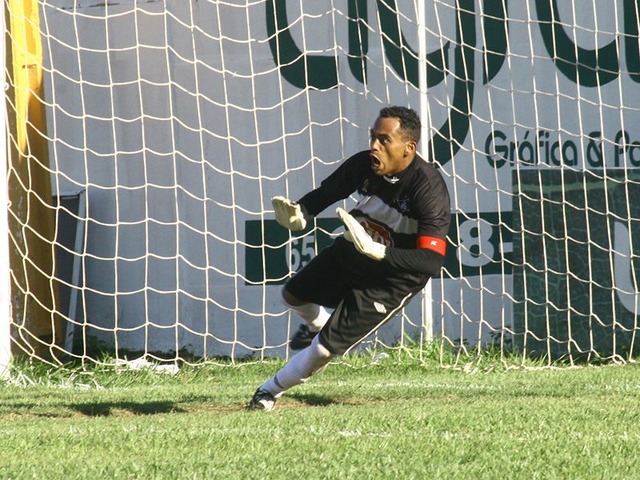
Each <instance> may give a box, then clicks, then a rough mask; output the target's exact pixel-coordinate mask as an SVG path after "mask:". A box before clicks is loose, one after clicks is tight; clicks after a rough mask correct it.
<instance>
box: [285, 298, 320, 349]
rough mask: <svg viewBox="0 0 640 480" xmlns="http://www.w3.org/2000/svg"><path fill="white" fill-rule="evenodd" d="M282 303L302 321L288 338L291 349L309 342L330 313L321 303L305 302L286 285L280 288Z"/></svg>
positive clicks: (299, 347)
mask: <svg viewBox="0 0 640 480" xmlns="http://www.w3.org/2000/svg"><path fill="white" fill-rule="evenodd" d="M282 303H283V304H284V305H285V306H286V307H288V308H289V309H291V310H293V311H294V312H296V313H297V314H298V315H299V316H300V318H302V320H303V321H304V324H302V325H300V328H298V330H297V331H296V333H295V334H294V335H293V336H292V337H291V340H289V347H290V348H291V350H302V349H303V348H306V347H308V346H309V345H310V344H311V341H312V340H313V338H314V337H315V336H316V335H317V334H318V332H319V331H320V330H322V327H324V325H325V323H327V320H329V317H330V316H331V313H330V312H329V311H328V310H327V309H326V308H324V307H323V306H322V305H317V304H315V303H307V302H303V301H302V300H300V299H298V298H297V297H296V296H294V295H293V294H291V292H289V291H288V290H287V289H286V287H284V288H283V289H282Z"/></svg>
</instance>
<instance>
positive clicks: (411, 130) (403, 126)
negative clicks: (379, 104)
mask: <svg viewBox="0 0 640 480" xmlns="http://www.w3.org/2000/svg"><path fill="white" fill-rule="evenodd" d="M380 118H397V119H398V120H399V121H400V130H401V131H402V132H403V133H404V134H405V135H406V136H407V137H408V139H409V140H412V141H414V142H416V143H418V142H419V141H420V133H421V130H422V124H421V123H420V117H419V116H418V113H417V112H416V111H415V110H413V109H412V108H407V107H400V106H391V107H384V108H383V109H382V110H380Z"/></svg>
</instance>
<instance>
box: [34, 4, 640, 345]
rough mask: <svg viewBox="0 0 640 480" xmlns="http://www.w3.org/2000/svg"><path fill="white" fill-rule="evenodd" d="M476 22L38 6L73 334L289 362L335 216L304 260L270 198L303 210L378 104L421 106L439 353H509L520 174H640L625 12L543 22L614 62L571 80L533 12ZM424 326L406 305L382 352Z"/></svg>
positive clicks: (518, 9)
mask: <svg viewBox="0 0 640 480" xmlns="http://www.w3.org/2000/svg"><path fill="white" fill-rule="evenodd" d="M479 3H484V4H487V3H488V2H474V1H471V0H466V1H464V0H463V1H459V2H455V1H454V0H446V1H437V0H433V1H429V2H427V6H426V11H425V21H424V24H419V23H418V22H417V20H416V19H417V18H418V17H417V8H416V5H415V4H414V2H393V1H387V2H374V1H358V2H347V1H346V0H343V1H332V2H283V1H259V2H244V1H226V2H214V1H206V0H198V1H197V0H174V1H170V0H164V1H146V2H137V1H133V0H127V1H120V2H107V3H101V2H94V1H71V0H66V1H63V0H49V1H46V2H43V6H42V30H43V44H44V45H43V46H44V49H45V69H46V72H45V80H46V91H47V98H46V103H47V113H48V123H49V135H50V137H51V142H50V147H51V157H52V169H53V173H54V175H53V183H54V187H55V189H56V191H58V192H64V191H72V190H78V189H84V190H85V191H86V209H87V223H86V243H85V245H84V251H83V252H82V254H83V257H82V271H83V281H82V284H81V285H80V286H79V290H80V292H81V302H80V303H81V310H82V311H81V312H80V314H79V317H80V318H82V321H83V322H84V323H83V327H84V328H86V329H87V331H86V332H85V333H87V332H88V334H90V335H93V336H96V337H97V338H99V339H101V340H102V341H105V342H107V343H109V344H112V345H116V346H118V347H119V348H124V349H130V350H141V351H149V352H150V351H175V350H179V349H184V350H187V351H189V352H191V353H194V354H196V355H203V354H204V355H232V356H236V357H237V356H244V355H250V354H255V353H256V352H266V354H275V355H279V354H282V353H283V352H284V351H285V345H286V341H287V338H288V335H289V333H290V329H295V328H296V324H297V321H296V320H295V319H294V320H290V319H289V316H288V314H287V313H286V311H285V309H284V307H283V306H282V305H281V304H280V301H279V289H280V287H281V284H282V281H283V280H284V279H285V278H286V277H287V276H288V275H289V274H290V273H291V271H293V270H295V267H299V266H301V264H303V263H304V262H306V261H308V260H309V258H310V257H311V256H312V254H313V253H312V252H313V250H314V249H315V248H319V247H320V246H321V243H322V241H326V239H325V240H322V238H325V237H326V235H325V232H332V231H334V230H335V228H338V225H337V224H336V223H335V219H334V218H333V217H334V216H333V209H329V210H328V211H327V212H325V213H323V214H322V215H321V216H320V217H321V218H320V219H321V220H322V221H323V222H325V223H322V224H321V223H320V222H319V223H318V230H314V231H313V232H310V233H309V234H308V238H312V239H313V240H314V241H313V242H311V243H309V241H307V243H305V241H304V240H303V239H302V238H300V237H293V238H289V237H288V235H287V234H286V232H282V231H281V230H279V227H277V226H275V225H274V223H273V212H272V211H271V204H270V198H271V197H272V196H274V195H286V196H289V197H291V198H293V199H297V198H299V197H300V196H302V195H303V194H304V193H306V192H307V191H309V190H310V189H312V188H313V187H315V186H317V185H318V184H319V182H320V181H321V180H322V179H323V178H324V177H325V176H326V175H327V174H328V173H330V172H331V171H332V170H333V169H334V168H335V167H336V166H337V164H338V163H339V162H340V161H341V160H342V159H344V158H346V156H348V155H350V154H352V153H354V152H356V151H358V150H361V149H365V148H367V146H368V129H369V127H370V126H371V124H372V122H373V121H374V119H375V117H376V115H377V112H378V111H379V109H380V108H381V107H382V106H385V105H387V104H403V105H408V106H412V107H414V108H419V106H420V105H421V98H422V96H426V105H427V109H426V111H423V112H422V116H423V121H424V122H425V124H426V131H427V132H428V133H429V135H428V136H427V138H424V139H423V142H422V151H423V152H425V156H428V157H431V159H435V160H436V161H437V162H439V163H440V164H441V165H442V171H443V172H444V174H445V175H446V177H447V181H448V185H449V187H450V190H451V193H452V198H453V213H454V214H455V233H454V236H455V237H457V238H452V246H451V251H450V256H449V259H448V263H447V271H446V272H445V275H444V277H443V279H442V280H440V281H436V282H434V289H433V298H434V306H433V310H434V317H435V319H436V322H435V325H436V332H435V334H436V335H437V336H445V337H447V338H449V339H450V340H451V341H452V342H456V341H461V342H464V343H467V344H476V343H478V342H487V341H490V340H491V339H492V338H495V336H496V335H501V334H503V333H504V332H507V333H508V334H510V335H511V334H513V333H514V330H513V329H514V318H513V317H514V302H513V300H514V292H513V285H512V269H513V268H514V266H516V267H517V266H518V265H515V264H514V260H513V251H514V245H513V242H514V235H513V234H514V230H513V225H514V223H513V222H514V219H512V215H513V213H514V207H513V205H514V192H515V191H516V190H518V189H519V188H520V186H518V185H517V182H518V181H519V180H518V179H519V178H520V177H519V173H520V172H523V171H552V172H553V171H556V172H560V171H564V169H567V168H568V169H570V170H572V171H577V172H587V171H597V172H602V171H603V169H604V170H605V171H606V170H607V169H617V170H626V169H632V168H637V167H638V166H639V162H638V161H639V160H640V154H639V153H637V151H636V150H634V149H633V148H632V146H634V145H637V142H638V141H640V134H638V131H637V128H635V127H634V128H632V126H637V125H638V124H640V96H639V95H637V93H638V92H637V90H638V89H637V83H636V82H637V79H635V77H632V75H630V72H632V71H633V69H632V68H631V67H630V66H629V65H627V59H628V57H625V53H627V50H626V49H627V48H628V44H626V43H625V41H624V39H625V38H626V37H625V36H624V35H623V34H622V33H621V32H623V30H624V25H625V22H624V19H625V12H624V11H623V9H622V2H617V1H613V0H611V1H604V2H601V1H598V2H585V5H587V4H588V8H584V7H580V8H578V6H577V5H578V2H550V5H551V6H552V7H555V8H556V9H557V12H556V13H557V14H559V18H560V19H561V21H560V22H559V23H558V24H557V25H556V26H557V28H558V30H556V31H555V35H559V33H560V32H564V33H565V34H566V35H567V36H568V38H569V39H570V40H571V41H572V42H575V45H579V47H580V48H581V49H584V51H585V52H588V51H595V50H597V49H599V48H602V47H603V46H605V45H608V44H610V43H611V42H617V43H616V50H615V52H616V55H615V56H616V58H617V59H619V62H617V64H616V65H617V70H616V71H612V72H611V75H610V76H606V75H602V76H600V75H598V74H594V72H593V71H590V70H589V67H585V69H582V70H579V71H578V70H576V72H574V73H575V78H571V77H572V72H571V69H570V68H569V69H567V68H564V64H563V63H562V61H558V60H557V57H558V55H557V54H556V55H554V54H553V52H550V51H549V48H550V47H549V41H548V40H549V39H548V36H549V35H550V34H549V32H548V31H547V30H545V28H546V27H545V25H548V24H549V22H544V21H540V20H541V19H540V18H539V17H540V16H543V15H545V14H546V13H547V12H546V11H544V9H542V10H540V8H539V5H536V2H535V1H533V0H528V1H524V2H509V9H508V17H505V18H504V19H503V20H502V19H501V18H500V16H495V15H496V14H495V10H494V11H491V12H487V11H485V10H483V9H482V8H485V9H486V8H488V7H486V6H482V8H481V5H479ZM495 3H496V4H498V3H501V2H495ZM538 3H540V2H538ZM581 5H582V4H581ZM356 6H357V7H358V9H357V11H356V10H353V9H355V7H356ZM456 6H457V8H456ZM494 9H495V6H494ZM600 9H604V13H603V14H598V13H599V12H600ZM273 12H275V15H276V17H275V18H276V19H275V23H273V22H274V20H270V17H271V16H272V13H273ZM611 12H613V14H611ZM285 13H286V16H287V19H286V22H285V21H284V20H283V15H284V14H285ZM596 18H597V19H598V21H597V22H596V20H595V19H596ZM270 22H271V26H270ZM285 27H286V28H285ZM500 29H502V30H500ZM420 37H422V39H423V41H424V42H425V45H426V53H427V54H429V53H434V52H435V53H438V52H442V55H441V56H439V57H437V56H436V57H429V58H430V59H434V58H435V59H437V60H439V61H441V62H442V63H443V68H444V70H443V71H442V75H441V76H438V75H436V74H435V73H434V72H436V73H437V68H435V67H434V68H432V69H430V68H428V66H429V65H430V64H429V62H427V61H425V59H424V58H420V61H419V62H418V63H415V60H416V58H415V56H413V55H412V53H411V52H412V51H413V52H417V51H418V45H419V43H420ZM502 40H504V41H503V42H501V41H502ZM394 42H399V43H401V44H402V46H403V50H399V49H398V48H397V47H394ZM295 48H297V49H299V50H300V54H303V55H305V57H298V56H296V55H295V52H294V49H295ZM401 51H403V52H404V55H400V56H397V53H398V52H401ZM292 52H293V53H292ZM563 52H564V53H563ZM563 52H560V54H561V55H563V54H567V55H569V54H570V52H569V53H567V52H568V50H566V49H565V50H563ZM278 55H281V56H280V58H278ZM394 55H396V57H394ZM554 56H555V57H556V61H555V62H554V60H553V58H554ZM587 57H588V53H585V54H584V57H581V58H587ZM394 58H395V60H394ZM301 59H303V60H301ZM304 59H306V60H307V61H308V62H309V63H308V64H307V65H306V68H304V65H302V64H301V62H302V61H304ZM398 59H399V60H398ZM430 61H431V60H430ZM634 61H637V59H634ZM278 62H280V64H281V65H280V66H279V65H278ZM414 63H415V69H414ZM287 65H288V67H287ZM296 65H298V66H299V69H298V70H296ZM327 65H329V66H331V65H333V68H327ZM431 66H432V67H433V65H431ZM279 67H280V68H279ZM604 67H606V66H603V68H604ZM635 67H636V65H635V64H634V67H633V68H635ZM604 69H605V70H606V68H604ZM365 70H366V71H365ZM403 70H404V71H403ZM592 70H593V69H592ZM414 73H415V77H413V76H412V75H413V74H414ZM636 73H637V72H636ZM589 75H591V76H592V77H593V79H594V80H593V82H592V83H593V84H589V81H588V80H586V78H587V76H589ZM296 81H299V82H301V83H296ZM327 82H328V83H327ZM632 92H634V93H633V94H631V93H632ZM448 121H449V122H450V123H449V124H448V123H447V122H448ZM439 131H441V133H440V134H439V133H438V132H439ZM442 132H444V135H446V136H447V138H446V140H447V141H446V142H444V144H446V145H447V148H444V149H443V148H442V145H441V144H438V141H437V139H438V138H440V139H441V140H442V138H441V137H442ZM625 135H626V137H625ZM451 137H452V138H451ZM621 138H622V139H623V140H624V141H622V142H621ZM441 143H442V142H441ZM620 143H624V144H625V146H623V147H622V149H620V148H619V146H618V145H619V144H620ZM438 145H439V146H438ZM449 146H450V147H451V148H452V149H453V150H450V149H449ZM634 148H635V147H634ZM433 157H435V158H433ZM451 157H453V158H451ZM600 174H601V173H598V175H600ZM518 212H520V210H518ZM627 223H628V222H627ZM634 225H635V224H634ZM292 251H293V254H292V253H291V252H292ZM296 262H297V264H295V265H294V263H296ZM248 263H249V264H248ZM283 266H284V267H283ZM625 278H627V277H625ZM629 288H631V289H633V288H636V286H634V285H632V286H630V287H629ZM516 300H517V301H516V303H518V302H520V301H521V299H516ZM635 308H636V311H635V312H632V313H633V315H636V314H637V306H636V307H635ZM423 326H424V325H423V319H422V318H421V307H420V305H419V302H415V305H412V306H411V307H410V308H409V309H408V310H407V312H406V313H405V315H404V316H403V317H402V318H400V319H399V320H397V321H396V322H394V323H393V324H392V325H390V326H389V327H388V328H387V329H386V330H385V331H384V332H383V334H382V335H383V337H384V341H385V342H388V343H392V342H394V341H396V340H398V339H400V338H401V337H402V336H403V335H404V334H410V335H417V334H419V333H420V330H421V328H423Z"/></svg>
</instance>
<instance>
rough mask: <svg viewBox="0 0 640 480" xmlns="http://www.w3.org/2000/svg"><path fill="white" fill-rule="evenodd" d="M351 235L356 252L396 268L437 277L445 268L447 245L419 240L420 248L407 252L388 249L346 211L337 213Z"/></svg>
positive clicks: (434, 239)
mask: <svg viewBox="0 0 640 480" xmlns="http://www.w3.org/2000/svg"><path fill="white" fill-rule="evenodd" d="M336 213H337V214H338V217H340V219H341V220H342V222H343V223H344V225H345V227H346V228H347V231H346V232H345V238H346V239H347V240H349V241H351V242H352V243H353V244H354V245H355V247H356V249H357V250H358V251H359V252H360V253H362V254H364V255H367V256H368V257H370V258H373V259H374V260H378V261H382V260H384V261H385V262H387V263H388V264H389V266H391V267H393V268H397V269H399V270H405V271H410V272H417V273H424V274H427V275H431V276H433V275H437V274H439V273H440V270H441V269H442V266H443V265H444V256H445V253H446V246H447V242H446V240H445V239H441V238H436V237H427V236H420V237H418V241H417V245H416V248H415V249H414V248H412V249H404V248H394V247H387V246H385V245H383V244H381V243H378V242H375V241H374V240H373V239H372V238H371V236H370V235H369V234H368V233H367V232H366V230H365V229H364V227H363V226H362V225H360V223H359V222H358V221H357V220H356V219H355V218H353V216H351V215H350V214H349V213H347V212H346V211H345V210H344V209H342V208H338V209H337V210H336Z"/></svg>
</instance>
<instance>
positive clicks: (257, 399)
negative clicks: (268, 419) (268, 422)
mask: <svg viewBox="0 0 640 480" xmlns="http://www.w3.org/2000/svg"><path fill="white" fill-rule="evenodd" d="M274 408H276V397H274V396H273V395H271V394H270V393H269V392H267V391H266V390H261V389H258V390H256V393H254V394H253V398H252V399H251V401H250V402H249V404H248V405H247V410H262V411H265V412H270V411H271V410H273V409H274Z"/></svg>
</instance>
